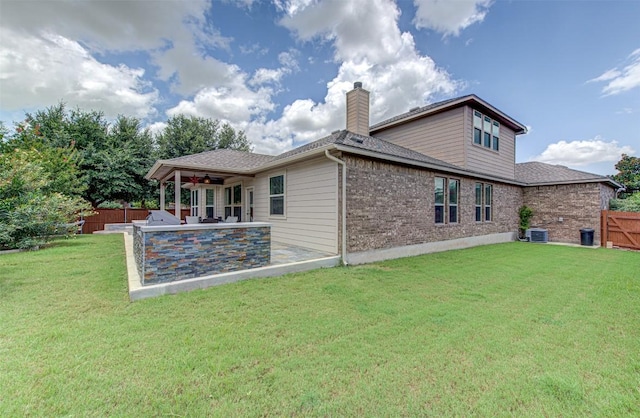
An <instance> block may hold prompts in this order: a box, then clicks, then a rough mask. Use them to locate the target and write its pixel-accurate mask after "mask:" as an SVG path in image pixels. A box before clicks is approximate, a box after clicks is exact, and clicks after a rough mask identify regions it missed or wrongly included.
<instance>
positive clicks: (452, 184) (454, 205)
mask: <svg viewBox="0 0 640 418" xmlns="http://www.w3.org/2000/svg"><path fill="white" fill-rule="evenodd" d="M458 183H459V182H458V180H449V223H450V224H455V223H457V222H458V188H459V187H458Z"/></svg>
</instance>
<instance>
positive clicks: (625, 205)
mask: <svg viewBox="0 0 640 418" xmlns="http://www.w3.org/2000/svg"><path fill="white" fill-rule="evenodd" d="M609 209H611V210H617V211H620V212H640V192H636V193H634V194H632V195H631V196H629V197H627V198H626V199H611V200H610V201H609Z"/></svg>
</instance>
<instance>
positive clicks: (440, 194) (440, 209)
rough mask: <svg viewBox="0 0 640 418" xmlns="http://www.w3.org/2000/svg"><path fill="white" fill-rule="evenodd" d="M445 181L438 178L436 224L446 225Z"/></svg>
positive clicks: (436, 184) (436, 183)
mask: <svg viewBox="0 0 640 418" xmlns="http://www.w3.org/2000/svg"><path fill="white" fill-rule="evenodd" d="M445 181H446V180H445V179H443V178H442V177H436V182H435V186H436V187H435V193H436V194H435V205H436V223H437V224H443V223H444V183H445Z"/></svg>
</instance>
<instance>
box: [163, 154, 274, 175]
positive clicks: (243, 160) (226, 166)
mask: <svg viewBox="0 0 640 418" xmlns="http://www.w3.org/2000/svg"><path fill="white" fill-rule="evenodd" d="M274 158H275V157H274V156H273V155H265V154H255V153H252V152H245V151H236V150H231V149H217V150H214V151H206V152H201V153H199V154H191V155H185V156H183V157H177V158H172V159H169V160H162V162H163V163H165V164H169V165H174V166H178V167H212V168H216V169H219V170H242V171H244V170H252V169H254V168H258V167H260V166H262V165H264V164H266V163H268V162H270V161H272V160H273V159H274Z"/></svg>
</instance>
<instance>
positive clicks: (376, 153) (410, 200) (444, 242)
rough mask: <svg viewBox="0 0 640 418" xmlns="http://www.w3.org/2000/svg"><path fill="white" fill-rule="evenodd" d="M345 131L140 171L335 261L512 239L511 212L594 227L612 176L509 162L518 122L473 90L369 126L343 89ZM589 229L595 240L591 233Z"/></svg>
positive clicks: (363, 107) (365, 108)
mask: <svg viewBox="0 0 640 418" xmlns="http://www.w3.org/2000/svg"><path fill="white" fill-rule="evenodd" d="M346 102H347V106H346V116H347V117H346V120H347V126H346V129H345V130H342V131H337V132H334V133H332V134H331V135H329V136H327V137H324V138H321V139H318V140H317V141H314V142H311V143H309V144H306V145H303V146H301V147H298V148H295V149H293V150H291V151H288V152H286V153H283V154H281V155H278V156H269V155H260V154H255V153H248V152H240V151H232V150H216V151H210V152H205V153H201V154H195V155H189V156H184V157H180V158H174V159H171V160H159V161H157V162H156V163H155V165H154V166H153V168H152V169H151V170H150V171H149V173H148V174H147V178H149V179H157V180H159V181H160V184H161V206H162V208H163V209H164V206H165V202H164V200H165V199H164V194H165V193H164V191H165V189H166V187H167V185H168V184H169V183H173V187H174V190H175V195H176V198H175V199H176V207H178V206H179V204H178V203H179V201H180V195H181V193H183V192H186V193H190V196H191V215H192V216H197V217H199V218H200V219H203V221H205V222H207V221H210V220H214V219H218V218H220V219H227V218H231V219H234V220H237V221H239V222H267V223H269V224H271V235H272V240H273V241H274V242H282V243H286V244H288V245H294V246H299V247H303V248H309V249H313V250H316V251H321V252H324V253H327V254H339V255H341V256H342V258H343V262H346V263H362V262H367V261H373V260H380V259H385V258H392V257H400V256H407V255H412V254H420V253H425V252H430V251H437V250H444V249H448V248H462V247H467V246H472V245H480V244H485V243H497V242H506V241H511V240H514V239H515V236H516V235H515V234H516V231H517V228H518V213H517V212H518V208H519V207H520V206H522V205H523V204H526V205H529V206H531V207H532V208H533V209H534V213H535V216H534V219H533V223H534V225H536V226H539V227H542V228H546V229H547V230H548V236H549V239H550V240H553V241H563V242H578V240H579V233H578V231H579V229H580V228H583V227H592V228H594V229H595V230H596V231H599V213H600V210H601V209H603V208H606V207H607V206H608V201H609V199H610V198H612V197H613V196H614V195H615V189H616V187H619V185H617V184H616V183H615V182H613V181H612V180H610V179H608V178H606V177H602V176H597V175H594V174H589V173H583V172H579V171H575V170H570V169H567V168H564V167H559V166H551V165H548V164H543V163H524V164H516V162H515V147H516V138H517V136H518V135H521V134H524V133H526V127H525V125H523V124H522V123H520V122H518V121H517V120H515V119H514V118H512V117H510V116H509V115H507V114H506V113H504V112H502V111H501V110H499V109H497V108H495V107H493V106H492V105H490V104H489V103H487V102H485V101H484V100H482V99H480V98H479V97H477V96H475V95H469V96H464V97H460V98H456V99H450V100H446V101H443V102H439V103H434V104H431V105H428V106H424V107H419V108H414V109H411V110H409V111H408V112H406V113H404V114H401V115H398V116H396V117H393V118H391V119H389V120H386V121H383V122H380V123H377V124H375V125H373V126H369V93H368V92H367V91H366V90H365V89H363V87H362V84H361V83H355V84H354V89H353V90H351V91H350V92H348V93H347V97H346ZM597 239H598V237H597V236H596V240H597Z"/></svg>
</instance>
